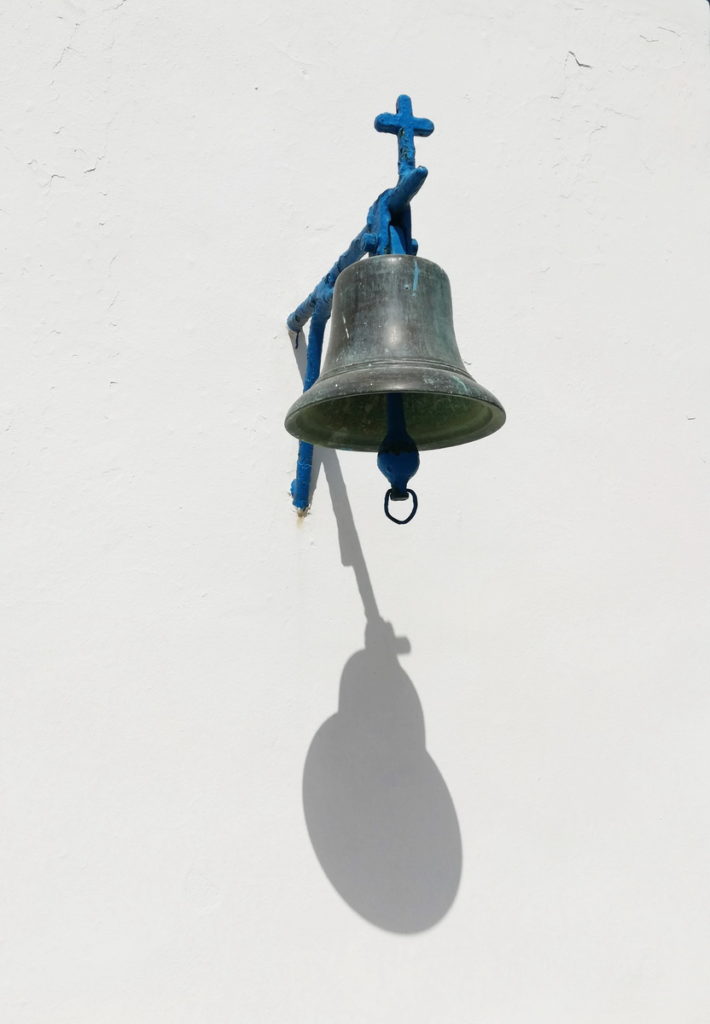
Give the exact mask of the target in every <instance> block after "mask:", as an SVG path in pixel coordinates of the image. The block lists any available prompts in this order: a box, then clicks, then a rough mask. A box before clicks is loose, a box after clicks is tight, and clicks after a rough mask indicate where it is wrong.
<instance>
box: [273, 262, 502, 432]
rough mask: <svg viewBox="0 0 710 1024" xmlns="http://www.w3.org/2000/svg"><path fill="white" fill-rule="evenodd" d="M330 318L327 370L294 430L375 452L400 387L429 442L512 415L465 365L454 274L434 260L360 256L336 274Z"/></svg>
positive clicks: (494, 426) (415, 426) (294, 409)
mask: <svg viewBox="0 0 710 1024" xmlns="http://www.w3.org/2000/svg"><path fill="white" fill-rule="evenodd" d="M330 323H331V328H330V343H329V345H328V351H327V354H326V357H325V361H324V364H323V369H322V372H321V375H320V377H319V378H318V380H317V381H316V382H315V384H314V385H313V387H311V388H310V389H309V390H308V391H306V392H304V394H303V395H302V396H301V397H300V398H299V399H298V400H297V401H296V402H294V404H293V405H292V406H291V408H290V409H289V411H288V414H287V416H286V429H287V430H288V431H289V433H291V434H293V435H294V436H295V437H298V438H300V439H301V440H303V441H310V442H311V443H312V444H319V445H323V446H324V447H326V448H343V449H346V450H353V451H366V452H372V451H377V450H378V449H379V448H380V446H381V444H382V441H383V438H384V437H385V434H386V432H387V428H388V416H387V400H386V396H387V395H393V394H399V395H401V396H402V404H403V409H404V417H405V420H406V430H407V432H408V434H409V435H410V437H411V439H412V440H413V441H414V444H415V445H416V446H417V448H420V449H423V450H427V449H432V448H446V447H449V446H450V445H456V444H464V443H465V442H466V441H476V440H478V438H479V437H485V436H486V435H487V434H492V433H493V432H494V431H496V430H498V429H499V427H502V426H503V424H504V423H505V411H504V409H503V407H502V405H501V404H500V402H499V401H498V399H497V398H496V397H495V396H494V395H492V394H491V393H490V391H486V389H485V388H483V387H481V385H480V384H478V383H476V381H475V380H474V379H473V377H472V376H471V375H470V373H468V371H467V370H466V369H465V367H464V365H463V361H462V359H461V356H460V354H459V350H458V347H457V345H456V338H455V336H454V327H453V312H452V308H451V288H450V285H449V279H448V277H447V276H446V274H445V273H444V271H443V270H442V269H441V267H439V266H437V265H436V263H432V262H431V261H430V260H425V259H421V258H420V257H419V256H404V255H389V256H373V257H371V258H369V259H365V260H361V261H360V262H359V263H354V264H352V266H350V267H348V268H347V269H346V270H344V271H343V272H342V274H340V276H339V277H338V280H337V281H336V284H335V292H334V295H333V310H332V316H331V321H330Z"/></svg>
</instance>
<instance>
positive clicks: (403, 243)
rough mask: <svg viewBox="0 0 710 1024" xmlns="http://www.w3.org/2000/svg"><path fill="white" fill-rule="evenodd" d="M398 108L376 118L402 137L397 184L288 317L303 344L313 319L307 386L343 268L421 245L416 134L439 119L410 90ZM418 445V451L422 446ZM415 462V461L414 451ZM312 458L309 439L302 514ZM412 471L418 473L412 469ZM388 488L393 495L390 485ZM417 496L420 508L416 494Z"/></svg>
mask: <svg viewBox="0 0 710 1024" xmlns="http://www.w3.org/2000/svg"><path fill="white" fill-rule="evenodd" d="M396 109H397V112H396V113H395V114H379V115H378V116H377V117H376V118H375V130H376V131H378V132H385V133H388V134H391V135H396V136H397V138H398V143H399V147H398V148H399V153H398V162H397V169H398V172H399V177H398V180H397V184H396V185H395V187H394V188H389V189H387V190H386V191H385V192H383V193H382V194H381V195H379V196H378V197H377V199H376V200H375V202H374V203H373V204H372V206H371V207H370V209H369V211H368V214H367V222H366V224H365V227H364V228H363V229H362V231H361V232H360V233H359V234H358V235H357V236H356V237H355V238H354V239H353V240H352V242H351V243H350V245H349V246H348V248H347V249H346V250H345V252H344V253H342V254H341V255H340V256H339V257H338V259H337V260H336V261H335V263H334V264H333V266H332V267H331V268H330V270H329V271H328V273H327V274H326V275H325V276H324V277H323V278H322V279H321V280H320V281H319V282H318V284H317V285H316V286H315V288H314V289H313V291H312V292H311V293H310V295H308V296H307V297H306V298H305V299H304V300H303V302H302V303H301V304H300V305H299V306H298V307H297V308H296V309H295V310H294V311H293V313H291V315H290V316H289V318H288V320H287V324H288V328H289V330H290V331H293V332H295V333H296V335H297V341H296V343H297V344H298V335H299V334H300V332H301V330H302V329H303V327H304V326H305V324H306V323H307V322H308V320H311V326H310V329H309V332H308V346H307V355H306V375H305V378H304V381H303V390H304V391H307V390H308V389H309V388H310V387H312V385H313V384H315V382H316V381H317V379H318V376H319V374H320V364H321V354H322V350H323V336H324V333H325V327H326V324H327V322H328V319H329V317H330V311H331V306H332V303H333V289H334V288H335V282H336V281H337V279H338V277H339V275H340V274H341V272H342V271H343V270H345V268H346V267H349V266H350V265H351V264H352V263H357V261H358V260H360V259H362V257H363V256H366V255H367V256H380V255H382V254H384V253H405V254H409V255H411V256H416V253H417V248H418V245H417V242H416V240H415V239H414V238H412V217H411V210H410V206H409V204H410V202H411V201H412V199H413V198H414V196H415V195H416V194H417V192H418V191H419V189H420V188H421V187H422V185H423V184H424V182H425V181H426V177H427V174H428V173H429V172H428V171H427V169H426V167H417V166H416V163H415V160H416V154H415V149H414V138H415V136H427V135H431V133H432V132H433V131H434V123H433V121H430V120H429V119H428V118H426V117H415V116H414V114H413V112H412V101H411V99H410V98H409V96H399V97H398V99H397V108H396ZM388 414H389V422H390V428H389V431H388V436H389V434H391V433H392V430H393V426H392V424H393V422H398V421H397V420H395V419H393V417H395V416H398V415H399V410H388ZM409 441H411V438H410V439H409ZM414 451H415V452H416V449H414ZM390 461H391V460H389V459H384V460H383V462H382V465H381V467H380V468H382V471H383V472H384V473H385V475H387V469H385V468H384V467H385V466H389V464H390ZM395 462H398V463H400V464H401V462H402V460H401V459H399V460H395ZM410 463H411V464H413V459H412V458H411V456H410ZM312 464H313V445H311V444H309V443H308V442H307V441H300V442H299V446H298V463H297V466H296V478H295V480H294V481H293V483H292V484H291V496H292V498H293V504H294V506H295V507H296V508H297V509H298V511H299V514H300V515H305V514H306V512H307V511H308V508H309V505H310V494H311V470H312ZM417 464H418V458H417ZM414 472H416V469H414ZM410 475H412V474H411V473H410ZM402 480H403V478H402V470H401V465H400V469H399V470H398V476H397V478H396V481H391V482H392V486H393V488H394V491H395V494H394V495H393V497H394V500H401V497H406V496H407V493H413V492H406V482H405V483H404V485H403V484H402ZM403 486H404V490H403ZM405 492H406V493H405ZM387 493H388V496H389V495H390V491H388V492H387ZM386 500H387V499H386ZM414 500H415V510H416V499H414ZM388 514H389V513H388ZM413 514H414V513H412V515H413ZM410 518H411V517H410ZM403 521H404V520H403Z"/></svg>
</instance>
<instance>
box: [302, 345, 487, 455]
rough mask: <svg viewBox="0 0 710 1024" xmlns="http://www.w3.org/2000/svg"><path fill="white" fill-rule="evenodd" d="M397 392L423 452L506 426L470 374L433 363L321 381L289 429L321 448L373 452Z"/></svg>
mask: <svg viewBox="0 0 710 1024" xmlns="http://www.w3.org/2000/svg"><path fill="white" fill-rule="evenodd" d="M375 367H377V385H374V384H373V379H372V378H373V372H372V371H373V369H374V368H375ZM341 376H342V377H343V378H345V377H346V376H347V384H346V381H345V379H343V380H342V381H341V380H339V379H338V378H339V377H341ZM388 377H389V378H390V379H389V380H388V379H387V378H388ZM346 387H347V393H344V391H345V389H346ZM393 392H396V393H398V394H401V395H402V396H403V399H404V403H403V404H404V417H405V421H406V425H407V433H408V434H409V435H410V437H411V438H412V440H413V441H414V443H415V444H416V446H417V448H419V449H420V450H421V451H427V450H432V449H435V448H448V447H452V446H454V445H458V444H466V443H467V442H469V441H477V440H478V439H479V438H482V437H486V436H487V435H488V434H493V433H494V432H495V431H496V430H498V429H499V428H500V427H502V426H503V424H504V423H505V410H504V409H503V407H502V405H501V404H500V402H499V401H498V399H497V398H496V397H495V395H493V394H491V392H490V391H487V390H486V389H485V388H484V387H481V385H480V384H478V383H477V382H476V381H475V380H474V379H473V378H472V377H471V376H469V374H467V373H465V372H460V373H459V372H458V371H456V370H455V369H453V368H451V367H450V366H449V367H446V368H444V367H443V366H442V365H441V364H437V363H436V362H434V361H431V365H427V366H426V367H422V362H421V360H419V361H417V362H416V364H414V362H413V363H412V365H411V367H409V366H407V365H406V363H405V362H402V361H400V363H399V364H398V365H397V366H396V367H395V366H392V364H391V363H389V364H388V363H383V364H382V365H380V366H377V364H376V362H373V363H372V364H371V365H370V366H367V367H362V368H359V369H352V368H350V369H349V370H348V371H347V373H346V374H342V375H341V374H340V373H331V374H328V375H326V376H324V377H320V378H319V379H318V380H317V381H316V383H315V384H314V385H313V387H312V388H311V389H310V390H309V391H306V392H305V393H304V394H303V395H301V397H300V398H299V399H298V400H297V401H296V402H294V404H293V405H292V406H291V408H290V409H289V411H288V414H287V415H286V423H285V426H286V430H288V432H289V433H290V434H293V435H294V437H297V438H299V439H300V440H302V441H309V442H310V443H311V444H318V445H321V446H322V447H324V448H340V449H342V450H345V451H361V452H376V451H378V449H379V447H380V445H381V444H382V440H383V438H384V436H385V434H386V432H387V400H386V399H387V395H388V394H391V393H393Z"/></svg>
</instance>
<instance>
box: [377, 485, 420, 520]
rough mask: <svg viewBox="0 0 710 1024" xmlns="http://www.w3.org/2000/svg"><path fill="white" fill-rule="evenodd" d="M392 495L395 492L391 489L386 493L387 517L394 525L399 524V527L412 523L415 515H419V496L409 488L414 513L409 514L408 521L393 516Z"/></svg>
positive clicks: (408, 492)
mask: <svg viewBox="0 0 710 1024" xmlns="http://www.w3.org/2000/svg"><path fill="white" fill-rule="evenodd" d="M392 494H393V490H392V488H391V487H390V488H389V490H387V491H385V515H386V516H387V518H388V519H390V520H391V521H392V522H393V523H397V524H398V525H399V526H404V525H405V524H406V523H409V522H411V520H412V519H414V517H415V515H416V514H417V507H418V505H419V502H418V501H417V496H416V494H415V493H414V491H412V490H410V488H409V487H408V488H407V494H408V495H409V496H410V497H411V499H412V511H411V512H410V513H409V515H408V516H407V518H406V519H396V518H395V516H393V515H392V513H391V512H390V498H391V497H392Z"/></svg>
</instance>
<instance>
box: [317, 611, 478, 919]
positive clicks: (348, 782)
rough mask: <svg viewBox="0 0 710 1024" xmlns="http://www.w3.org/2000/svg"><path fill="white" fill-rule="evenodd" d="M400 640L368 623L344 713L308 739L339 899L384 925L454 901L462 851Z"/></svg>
mask: <svg viewBox="0 0 710 1024" xmlns="http://www.w3.org/2000/svg"><path fill="white" fill-rule="evenodd" d="M397 643H398V641H397V640H396V638H395V636H394V632H393V630H392V627H391V626H390V625H389V624H388V623H385V622H383V621H382V620H376V621H375V622H371V623H370V624H368V627H367V631H366V634H365V648H364V649H363V650H361V651H357V652H356V653H355V654H353V656H352V657H351V658H350V659H349V660H348V661H347V663H346V665H345V668H344V669H343V675H342V678H341V682H340V699H339V705H338V711H337V714H335V715H333V716H332V717H331V718H329V719H327V721H325V722H324V723H323V725H322V726H321V727H320V729H319V730H318V732H317V733H316V735H315V736H314V738H313V742H312V743H311V746H310V748H309V751H308V755H307V758H306V763H305V767H304V773H303V805H304V811H305V818H306V825H307V828H308V833H309V836H310V839H311V843H312V844H313V848H314V850H315V853H316V855H317V857H318V860H319V861H320V864H321V867H322V868H323V871H324V872H325V874H326V875H327V877H328V878H329V880H330V882H331V883H332V885H333V886H334V887H335V889H336V890H337V891H338V892H339V893H340V895H341V896H342V898H343V899H344V900H345V901H346V902H347V903H348V904H349V905H350V906H351V907H352V908H353V909H354V910H356V911H357V912H358V913H359V914H361V915H362V916H363V917H364V918H366V919H367V920H368V921H371V922H372V923H373V924H375V925H377V926H379V927H380V928H384V929H387V930H388V931H392V932H403V933H407V932H418V931H423V930H424V929H426V928H430V927H431V926H432V925H434V924H436V922H437V921H439V920H440V919H441V918H442V917H443V916H444V914H445V913H446V911H447V910H448V909H449V907H450V906H451V904H452V903H453V901H454V898H455V896H456V892H457V890H458V886H459V881H460V878H461V863H462V851H461V833H460V831H459V825H458V820H457V817H456V811H455V809H454V804H453V801H452V799H451V796H450V794H449V791H448V789H447V787H446V784H445V782H444V779H443V778H442V775H441V773H440V772H439V769H438V768H437V766H436V764H435V763H434V761H433V759H432V758H431V757H430V755H429V753H428V752H427V750H426V746H425V735H424V717H423V714H422V708H421V704H420V702H419V698H418V696H417V693H416V690H415V689H414V686H413V684H412V682H411V680H410V679H409V677H408V676H407V674H406V673H405V672H404V670H403V669H402V667H401V666H400V664H399V661H398V659H397ZM400 649H401V648H400ZM407 649H408V645H407Z"/></svg>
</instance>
